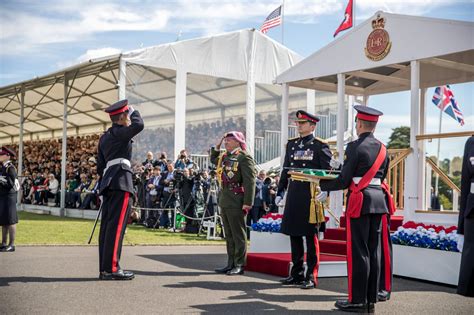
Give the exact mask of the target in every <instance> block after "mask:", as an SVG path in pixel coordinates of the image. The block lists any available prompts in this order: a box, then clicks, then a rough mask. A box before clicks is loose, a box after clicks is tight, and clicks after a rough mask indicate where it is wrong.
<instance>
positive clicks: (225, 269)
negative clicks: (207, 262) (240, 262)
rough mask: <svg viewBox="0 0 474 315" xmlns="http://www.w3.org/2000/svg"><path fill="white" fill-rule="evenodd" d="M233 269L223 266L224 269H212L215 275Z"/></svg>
mask: <svg viewBox="0 0 474 315" xmlns="http://www.w3.org/2000/svg"><path fill="white" fill-rule="evenodd" d="M233 268H234V267H231V266H225V267H224V268H218V269H214V271H215V272H217V273H227V272H228V271H231V270H232V269H233Z"/></svg>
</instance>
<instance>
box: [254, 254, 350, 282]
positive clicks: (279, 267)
mask: <svg viewBox="0 0 474 315" xmlns="http://www.w3.org/2000/svg"><path fill="white" fill-rule="evenodd" d="M320 258H321V264H322V263H325V262H344V261H346V258H345V257H341V256H336V255H327V254H321V255H320ZM290 262H291V254H290V253H249V254H248V255H247V266H246V267H245V269H246V270H248V271H254V272H260V273H266V274H271V275H275V276H279V277H287V276H288V268H289V266H290Z"/></svg>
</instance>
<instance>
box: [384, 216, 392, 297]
mask: <svg viewBox="0 0 474 315" xmlns="http://www.w3.org/2000/svg"><path fill="white" fill-rule="evenodd" d="M387 215H388V214H386V215H383V216H382V243H383V244H382V246H383V247H382V251H383V257H384V270H382V272H384V273H385V291H387V292H390V291H391V289H392V283H391V279H392V277H391V272H390V265H391V261H390V246H389V244H388V237H389V236H388V222H387Z"/></svg>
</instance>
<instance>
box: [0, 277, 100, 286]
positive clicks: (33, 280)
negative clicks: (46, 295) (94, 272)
mask: <svg viewBox="0 0 474 315" xmlns="http://www.w3.org/2000/svg"><path fill="white" fill-rule="evenodd" d="M94 281H100V280H99V278H98V277H97V278H45V277H2V278H0V287H3V286H8V285H10V283H12V282H23V283H49V282H94Z"/></svg>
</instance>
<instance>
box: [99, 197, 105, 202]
mask: <svg viewBox="0 0 474 315" xmlns="http://www.w3.org/2000/svg"><path fill="white" fill-rule="evenodd" d="M99 200H100V204H102V203H103V202H104V196H102V195H101V196H99Z"/></svg>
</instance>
